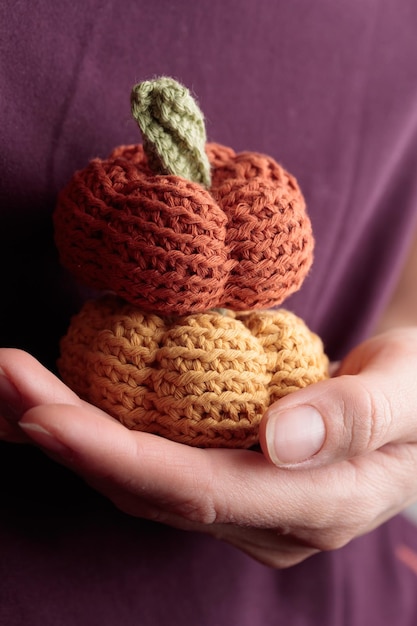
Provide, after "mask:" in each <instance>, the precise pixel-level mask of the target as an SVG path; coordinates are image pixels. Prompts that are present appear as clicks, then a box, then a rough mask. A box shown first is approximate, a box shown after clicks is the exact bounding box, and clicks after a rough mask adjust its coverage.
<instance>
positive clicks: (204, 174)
mask: <svg viewBox="0 0 417 626" xmlns="http://www.w3.org/2000/svg"><path fill="white" fill-rule="evenodd" d="M130 102H131V107H132V115H133V117H134V119H135V120H136V122H137V124H138V126H139V128H140V130H141V133H142V137H143V147H144V150H145V152H146V156H147V158H148V162H149V165H150V167H151V169H152V170H153V171H154V172H156V173H158V174H174V175H176V176H182V177H183V178H186V179H188V180H191V181H193V182H197V183H200V184H202V185H204V186H205V187H210V182H211V180H210V163H209V160H208V158H207V155H206V152H205V144H206V129H205V125H204V117H203V114H202V112H201V110H200V109H199V107H198V105H197V103H196V101H195V100H194V98H193V97H192V96H191V94H190V92H189V91H188V89H187V88H186V87H184V86H183V85H181V84H180V83H178V82H177V81H176V80H174V79H173V78H169V77H161V78H157V79H155V80H149V81H144V82H142V83H139V84H138V85H135V86H134V87H133V89H132V93H131V98H130Z"/></svg>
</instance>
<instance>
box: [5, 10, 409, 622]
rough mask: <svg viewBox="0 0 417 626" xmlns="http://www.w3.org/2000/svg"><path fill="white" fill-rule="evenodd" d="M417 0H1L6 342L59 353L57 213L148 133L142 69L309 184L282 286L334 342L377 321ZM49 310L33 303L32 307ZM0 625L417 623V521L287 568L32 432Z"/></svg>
mask: <svg viewBox="0 0 417 626" xmlns="http://www.w3.org/2000/svg"><path fill="white" fill-rule="evenodd" d="M416 24H417V4H416V3H415V2H414V0H402V1H401V2H398V1H397V0H362V1H361V2H348V1H347V0H346V1H345V2H339V3H335V2H333V0H318V1H317V2H311V0H296V1H293V2H284V1H282V0H228V1H227V2H225V1H224V0H210V1H209V0H200V1H198V2H192V1H191V0H177V1H176V2H170V1H168V0H154V1H153V2H144V1H143V0H131V1H126V2H116V1H114V0H108V1H107V2H100V1H99V0H83V1H82V2H81V1H77V0H62V1H61V2H59V3H53V2H49V1H48V0H37V1H36V2H32V3H30V4H28V3H23V2H16V1H14V2H12V1H11V0H3V2H1V3H0V51H1V66H0V98H1V100H0V102H1V118H0V119H1V124H0V159H1V161H0V164H1V177H0V206H1V211H2V226H1V228H0V262H1V265H0V267H1V272H2V277H1V281H2V283H1V284H2V288H3V299H2V305H1V307H0V345H3V346H16V347H20V348H23V349H26V350H29V351H30V352H32V353H33V354H34V355H35V356H36V357H37V358H39V359H40V360H41V361H42V362H43V363H44V364H45V365H47V366H48V367H50V368H51V369H54V368H55V360H56V357H57V353H58V340H59V337H60V336H61V335H62V334H64V332H65V330H66V327H67V325H68V321H69V316H70V315H71V313H73V312H75V311H76V310H78V308H79V306H80V302H81V299H82V295H80V294H79V291H78V288H77V286H76V285H75V284H74V283H73V281H72V280H71V279H70V277H68V275H67V274H65V272H63V270H62V269H61V268H60V267H59V263H58V259H57V253H56V250H55V248H54V244H53V234H52V221H51V214H52V211H53V208H54V203H55V198H56V194H57V192H58V190H59V189H60V188H61V187H62V186H63V185H64V184H65V183H66V181H67V180H68V178H69V177H70V176H71V174H72V173H73V171H74V170H76V169H78V168H81V167H84V166H85V165H86V163H87V162H88V161H89V160H90V159H91V158H93V157H95V156H102V157H103V156H106V155H107V154H108V153H109V152H110V150H112V149H113V148H114V147H115V146H117V145H120V144H123V143H135V142H138V141H139V140H140V137H139V132H138V130H137V127H136V125H135V123H134V122H133V120H132V119H131V117H130V105H129V94H130V89H131V87H132V85H133V84H134V83H136V82H138V81H140V80H145V79H148V78H151V77H154V76H158V75H169V76H173V77H175V78H177V79H178V80H180V81H181V82H183V83H184V84H186V85H187V86H188V87H190V88H191V89H192V90H193V91H194V93H195V94H196V95H197V97H198V100H199V103H200V106H201V108H202V110H203V111H204V113H205V116H206V122H207V130H208V137H209V139H210V140H212V141H218V142H220V143H223V144H226V145H230V146H232V147H233V148H234V149H235V150H237V151H239V150H255V151H258V152H264V153H267V154H270V155H272V156H273V157H275V158H276V159H277V160H278V161H279V162H281V163H282V164H283V165H284V166H285V167H286V168H287V169H289V170H290V171H291V172H292V173H294V174H295V175H296V177H297V179H298V181H299V183H300V185H301V187H302V189H303V192H304V195H305V197H306V200H307V204H308V208H309V213H310V216H311V219H312V223H313V229H314V232H315V238H316V251H315V261H314V265H313V269H312V271H311V273H310V275H309V276H308V278H307V280H306V281H305V283H304V285H303V287H302V289H301V290H300V292H299V293H297V294H296V295H295V296H293V297H292V298H291V299H290V300H288V301H287V302H285V303H284V305H285V306H286V307H287V308H290V309H292V310H294V311H295V312H296V313H297V314H299V315H300V316H301V317H303V318H304V319H305V320H306V322H307V323H308V325H309V326H310V327H311V328H312V329H314V330H315V331H316V332H318V333H319V334H320V335H321V337H322V338H323V340H324V343H325V346H326V351H327V352H328V354H329V355H330V356H331V357H332V358H339V357H340V356H342V355H343V354H345V353H346V351H347V350H348V349H349V348H350V347H352V346H353V345H355V344H356V343H358V342H359V341H360V340H361V339H362V338H363V337H365V336H366V335H367V334H368V333H369V332H370V331H371V329H372V325H373V324H374V322H375V320H376V318H377V315H378V314H379V312H380V311H381V308H382V307H383V305H384V304H385V303H386V301H387V298H388V297H389V294H390V292H391V290H392V287H393V285H394V282H395V280H396V277H397V275H398V271H399V268H400V266H401V263H402V262H403V260H404V255H405V253H406V250H407V247H408V244H409V242H410V238H411V236H412V234H413V231H414V226H415V222H416V217H417V211H416V207H417V176H416V164H417V63H416V59H417V38H416V34H415V30H416V28H415V27H416ZM35 309H36V311H35ZM0 464H1V469H0V475H1V477H2V478H1V505H0V507H1V514H0V542H1V543H0V551H1V557H0V581H1V582H0V624H5V625H6V624H7V625H8V626H23V625H24V626H28V625H30V626H58V625H59V626H61V625H62V626H68V625H71V626H72V625H74V626H84V625H85V626H87V625H88V626H92V625H94V624H100V626H114V625H115V624H123V625H126V626H130V625H135V626H136V625H138V624H140V625H141V626H155V625H158V626H164V625H165V624H169V625H170V626H173V625H176V624H181V625H182V624H198V625H199V626H205V625H207V626H230V624H239V626H246V625H247V626H268V625H280V624H285V625H286V624H291V625H292V626H304V625H305V626H312V625H316V624H317V625H318V624H320V626H339V625H342V624H347V625H352V626H361V625H363V626H374V625H375V626H377V625H378V626H379V625H381V624H389V625H392V624H396V625H398V626H403V625H404V626H406V625H410V624H415V623H417V574H416V573H415V572H413V570H412V568H410V567H409V566H407V565H406V564H405V563H404V562H403V560H401V559H400V558H398V554H400V553H401V550H404V549H410V550H414V551H416V552H417V529H415V528H414V527H413V526H412V525H410V524H409V523H408V522H406V521H405V520H404V519H403V518H401V517H397V518H396V519H394V520H391V521H390V522H388V523H387V524H385V525H383V526H382V527H380V528H379V529H377V530H375V531H373V532H372V533H369V534H368V535H366V536H364V537H361V538H358V539H356V540H354V541H352V542H351V543H350V544H349V545H348V546H346V547H345V548H343V549H340V550H338V551H335V552H332V553H323V554H319V555H317V556H315V557H312V558H310V559H308V560H307V561H306V562H304V563H302V564H300V565H298V566H295V567H293V568H290V569H288V570H284V571H275V570H272V569H269V568H267V567H264V566H262V565H260V564H258V563H256V562H255V561H253V560H252V559H250V558H249V557H247V556H245V555H243V554H241V553H240V552H239V551H237V550H235V549H234V548H232V547H230V546H228V545H226V544H223V543H221V542H218V541H216V540H215V539H212V538H209V537H205V536H202V535H198V534H193V533H185V532H181V531H177V530H173V529H171V528H168V527H165V526H162V525H156V524H153V523H150V522H147V521H142V520H138V519H133V518H130V517H128V516H127V515H124V514H123V513H121V512H119V511H117V510H116V509H115V508H114V507H113V505H111V504H110V503H109V502H107V501H106V500H105V499H104V498H102V497H101V496H100V495H98V494H97V493H95V492H94V491H92V490H91V489H90V488H89V487H87V486H86V485H84V483H83V482H82V481H81V480H80V479H78V478H77V477H75V476H73V475H72V474H71V473H70V472H69V471H67V470H66V469H63V468H61V467H59V466H56V465H55V464H53V463H52V461H50V460H49V459H46V458H45V457H44V456H43V455H42V454H41V453H40V452H39V451H38V450H34V449H32V448H28V447H24V446H15V445H10V444H1V455H0Z"/></svg>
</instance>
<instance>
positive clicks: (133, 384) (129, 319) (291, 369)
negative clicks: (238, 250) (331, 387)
mask: <svg viewBox="0 0 417 626" xmlns="http://www.w3.org/2000/svg"><path fill="white" fill-rule="evenodd" d="M327 367H328V361H327V357H326V356H325V355H324V353H323V350H322V344H321V341H320V339H319V338H318V337H317V336H316V335H315V334H314V333H312V332H311V331H310V330H309V329H308V328H307V327H306V325H305V324H304V322H303V321H302V320H301V319H300V318H298V317H296V316H295V315H294V314H292V313H290V312H288V311H285V310H278V311H270V312H269V311H262V312H250V313H246V314H241V315H239V314H234V313H233V312H231V311H222V312H218V311H209V312H207V313H199V314H193V315H188V316H184V317H178V318H175V319H172V318H171V319H169V318H162V317H160V316H158V315H155V314H153V313H146V312H143V311H141V310H139V309H138V308H137V307H134V306H132V305H130V304H127V303H125V302H124V301H122V300H120V299H119V298H117V297H116V296H110V295H108V296H105V297H103V298H101V299H98V300H91V301H88V302H87V303H86V304H85V305H84V307H83V308H82V310H81V311H80V313H79V314H78V315H76V316H75V317H74V318H73V320H72V323H71V326H70V329H69V331H68V333H67V335H66V336H65V337H64V338H63V340H62V343H61V357H60V360H59V369H60V372H61V375H62V377H63V379H64V381H65V382H66V383H67V384H68V385H69V386H70V387H71V388H72V389H73V390H74V391H76V393H78V394H79V395H80V396H81V397H82V398H84V399H86V400H87V401H89V402H91V403H93V404H95V405H96V406H98V407H100V408H102V409H103V410H105V411H106V412H108V413H109V414H110V415H112V416H114V417H116V418H117V419H119V420H120V421H121V422H122V423H123V424H125V425H126V426H127V427H128V428H130V429H137V430H142V431H146V432H150V433H156V434H159V435H163V436H165V437H167V438H169V439H172V440H175V441H177V442H180V443H185V444H190V445H194V446H203V447H233V448H236V447H239V448H247V447H250V446H252V445H253V444H255V443H256V442H257V440H258V427H259V422H260V420H261V418H262V415H263V414H264V412H265V410H266V409H267V407H268V406H269V405H270V404H271V403H272V402H274V401H276V400H278V399H279V398H281V397H283V396H285V395H287V394H288V393H291V392H293V391H295V390H297V389H300V388H302V387H304V386H306V385H308V384H311V383H313V382H317V381H318V380H321V379H323V378H324V377H326V375H327V374H326V373H327Z"/></svg>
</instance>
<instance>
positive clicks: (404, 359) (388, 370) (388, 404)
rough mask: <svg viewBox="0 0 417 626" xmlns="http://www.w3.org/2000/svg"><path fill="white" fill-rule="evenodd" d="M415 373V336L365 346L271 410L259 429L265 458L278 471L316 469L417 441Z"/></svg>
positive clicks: (408, 333) (390, 336)
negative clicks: (331, 373) (331, 374)
mask: <svg viewBox="0 0 417 626" xmlns="http://www.w3.org/2000/svg"><path fill="white" fill-rule="evenodd" d="M416 369H417V330H416V329H404V330H402V331H397V332H392V333H387V334H385V335H381V336H379V337H375V338H373V339H370V340H369V341H367V342H365V343H363V344H361V345H360V346H359V347H358V348H356V349H355V350H354V351H352V352H351V353H350V354H349V355H348V356H347V357H346V358H345V359H344V361H342V363H341V364H340V366H339V368H338V370H337V375H336V377H335V378H331V379H329V380H326V381H321V382H319V383H316V384H314V385H311V386H310V387H307V388H305V389H302V390H301V391H297V392H295V393H294V394H291V395H289V396H286V397H285V398H283V399H281V400H279V401H278V402H276V403H274V404H273V405H271V406H270V407H269V409H268V410H267V412H266V414H265V416H264V418H263V420H262V423H261V427H260V440H261V446H262V450H263V452H264V454H265V456H266V457H267V458H269V460H270V461H271V462H272V463H274V464H275V465H277V466H280V467H288V468H291V467H294V468H296V467H298V466H300V467H303V468H305V467H307V466H308V467H310V466H311V467H317V466H319V465H324V464H328V463H334V462H338V461H342V460H345V459H350V458H353V457H357V456H360V455H363V454H366V453H368V452H372V451H374V450H377V449H378V448H380V447H382V446H383V445H386V444H387V443H390V442H409V441H417V425H416V420H415V406H416V405H417V390H416V385H415V380H414V378H415V374H414V373H415V371H416Z"/></svg>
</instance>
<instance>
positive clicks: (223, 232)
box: [54, 144, 313, 315]
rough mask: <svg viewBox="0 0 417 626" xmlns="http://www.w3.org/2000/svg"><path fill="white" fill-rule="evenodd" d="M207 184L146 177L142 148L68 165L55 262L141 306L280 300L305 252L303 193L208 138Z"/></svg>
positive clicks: (255, 160)
mask: <svg viewBox="0 0 417 626" xmlns="http://www.w3.org/2000/svg"><path fill="white" fill-rule="evenodd" d="M205 150H206V154H207V155H208V159H209V162H210V164H211V186H210V188H208V189H206V188H205V187H204V186H203V185H202V184H200V183H198V182H193V181H190V180H187V179H185V178H183V177H180V176H174V175H160V174H155V173H154V172H152V170H151V169H150V167H149V159H148V158H147V156H146V154H145V152H144V149H143V147H142V145H136V146H125V147H121V148H118V149H117V150H116V151H115V152H113V153H112V154H111V155H110V156H109V158H108V159H104V160H101V159H94V160H93V161H92V162H91V163H89V165H88V166H87V167H86V168H85V169H84V170H82V171H79V172H77V173H76V174H75V175H74V177H73V178H72V180H71V181H70V182H69V184H68V185H67V187H66V188H65V189H64V190H63V191H62V193H61V194H60V196H59V201H58V205H57V208H56V211H55V216H54V220H55V237H56V244H57V247H58V249H59V251H60V257H61V261H62V263H63V264H64V265H65V266H66V267H67V268H68V269H69V270H70V271H71V272H72V273H73V274H74V276H76V277H77V279H78V280H79V281H81V282H83V283H85V284H86V285H88V286H89V287H93V288H95V289H106V290H111V291H113V292H114V293H116V294H118V295H119V296H121V297H122V298H124V299H125V300H127V301H128V302H130V303H131V304H134V305H136V306H138V307H140V308H141V309H143V310H145V311H154V312H159V313H162V314H166V313H173V314H180V315H182V314H185V313H187V312H198V311H205V310H207V309H210V308H213V307H226V308H231V309H233V310H236V311H238V310H239V311H240V310H246V309H258V308H270V307H273V306H277V305H278V304H280V303H281V302H283V300H284V299H285V298H287V297H288V296H289V295H290V294H291V293H293V292H294V291H296V290H298V289H299V287H300V286H301V283H302V281H303V280H304V278H305V276H306V274H307V272H308V271H309V269H310V265H311V263H312V258H313V235H312V230H311V224H310V220H309V218H308V215H307V213H306V207H305V202H304V198H303V196H302V193H301V191H300V188H299V186H298V184H297V182H296V180H295V178H294V177H293V176H291V175H290V174H289V173H288V172H286V171H285V170H284V169H283V168H282V167H281V166H280V165H278V163H276V162H275V161H274V160H273V159H272V158H270V157H267V156H264V155H261V154H257V153H253V152H244V153H241V154H235V152H234V151H233V150H232V149H230V148H226V147H223V146H220V145H218V144H208V145H206V146H205Z"/></svg>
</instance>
